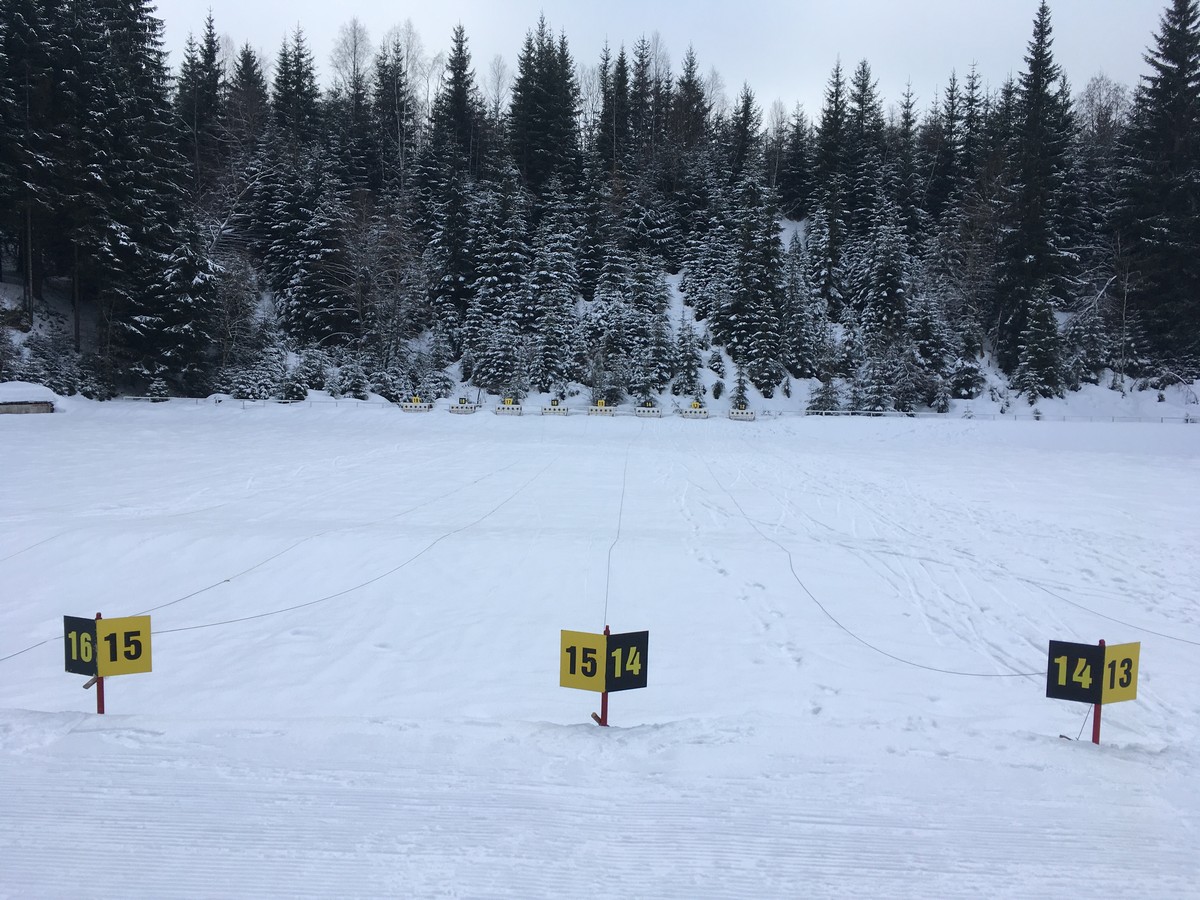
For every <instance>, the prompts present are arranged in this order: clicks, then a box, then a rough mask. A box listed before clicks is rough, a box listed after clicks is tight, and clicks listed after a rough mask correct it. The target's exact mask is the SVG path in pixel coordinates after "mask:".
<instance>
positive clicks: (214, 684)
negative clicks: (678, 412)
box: [0, 401, 1200, 898]
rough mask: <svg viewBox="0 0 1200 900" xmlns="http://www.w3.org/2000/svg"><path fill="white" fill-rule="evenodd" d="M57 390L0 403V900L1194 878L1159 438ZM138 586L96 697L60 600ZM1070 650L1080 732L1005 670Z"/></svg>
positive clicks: (1187, 621)
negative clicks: (122, 652)
mask: <svg viewBox="0 0 1200 900" xmlns="http://www.w3.org/2000/svg"><path fill="white" fill-rule="evenodd" d="M64 407H65V411H64V412H63V413H62V414H61V415H55V416H44V417H42V416H38V417H34V416H30V417H13V418H14V419H16V420H17V421H15V422H12V423H9V422H4V423H0V454H2V455H3V456H2V458H4V459H5V460H6V473H5V478H4V479H2V480H0V596H4V597H5V598H7V599H6V601H5V604H4V607H3V611H2V613H0V658H3V657H6V656H10V655H11V654H13V653H16V652H20V651H22V650H24V649H25V648H30V649H28V650H27V652H23V653H20V655H19V656H12V658H10V659H7V660H6V661H4V662H0V895H3V896H11V897H29V896H63V895H68V894H71V895H76V894H84V895H87V896H111V895H114V894H124V895H129V896H145V897H160V896H198V897H199V896H213V895H214V894H220V895H237V896H265V895H270V896H279V895H293V896H331V895H337V896H397V895H401V896H403V895H407V896H472V897H474V896H512V897H530V896H562V895H564V894H567V893H587V894H592V895H596V896H605V897H622V898H625V897H630V896H671V897H698V896H706V897H707V896H714V897H724V896H728V897H745V896H769V897H794V896H814V895H816V896H819V895H826V896H828V895H837V896H873V897H874V896H922V897H925V896H939V897H954V896H981V895H983V896H1051V895H1066V894H1073V893H1077V892H1078V891H1079V890H1081V889H1083V887H1082V886H1084V885H1086V886H1087V890H1089V891H1099V892H1105V893H1125V892H1128V891H1129V890H1135V891H1136V893H1138V894H1139V895H1141V896H1155V897H1188V896H1194V895H1195V885H1196V884H1197V883H1200V854H1197V853H1196V852H1195V848H1196V847H1198V846H1200V787H1198V786H1197V783H1196V779H1195V778H1194V772H1195V770H1196V768H1197V765H1198V764H1200V750H1198V749H1197V747H1198V746H1200V740H1198V738H1200V691H1197V689H1196V688H1197V685H1198V684H1200V660H1198V656H1197V653H1196V650H1195V646H1194V642H1195V641H1197V640H1200V588H1197V587H1196V585H1195V582H1194V572H1193V571H1192V568H1193V567H1192V562H1191V560H1192V559H1193V558H1194V550H1192V549H1190V548H1192V547H1194V544H1195V540H1194V538H1195V535H1196V531H1195V523H1194V521H1192V511H1193V510H1194V509H1196V508H1198V507H1200V484H1198V483H1197V480H1196V479H1195V478H1194V473H1195V471H1196V465H1197V462H1198V461H1200V459H1198V457H1200V449H1198V446H1197V444H1198V441H1197V437H1196V436H1193V433H1192V431H1191V430H1190V429H1186V428H1180V429H1163V428H1156V427H1151V426H1123V425H1116V426H1088V425H1070V424H1061V423H1059V424H1050V423H1022V424H1013V423H978V422H964V421H946V422H926V421H922V422H918V423H912V422H904V421H898V420H826V419H821V420H781V421H780V420H777V421H761V422H757V423H753V424H748V423H731V422H728V421H725V420H718V419H714V420H710V421H707V422H686V421H681V420H679V419H670V418H664V419H662V420H651V421H645V420H638V419H634V418H632V417H615V418H611V419H603V420H602V419H599V418H590V417H584V416H572V417H567V418H565V419H564V418H553V419H551V418H545V419H543V418H540V417H522V418H519V419H518V418H512V419H506V418H502V417H494V416H484V415H477V416H471V417H457V416H448V415H446V414H445V413H444V411H442V410H439V411H438V412H435V413H432V414H428V415H421V416H404V415H401V414H400V413H398V411H395V410H387V409H382V408H363V409H355V408H353V407H340V408H328V407H327V408H321V407H314V408H311V409H308V408H270V407H268V408H250V409H239V408H237V407H231V406H229V405H222V406H219V407H214V406H212V405H186V404H175V403H168V404H158V405H155V406H148V405H147V406H139V407H134V406H128V405H121V404H91V403H86V402H82V401H71V402H67V403H65V404H64ZM338 592H341V595H340V596H337V597H331V596H330V595H333V594H335V593H338ZM806 592H811V597H810V596H809V595H808V593H806ZM321 598H327V600H326V601H323V602H317V603H311V604H310V602H311V601H315V600H320V599H321ZM814 598H815V599H816V600H818V601H819V602H820V605H821V606H824V607H825V608H826V609H827V611H828V615H826V614H822V611H821V609H820V608H819V607H818V605H817V604H816V603H814V602H813V599H814ZM304 604H310V605H304ZM606 606H607V614H606V612H605V609H606ZM156 607H157V608H156ZM288 607H295V608H293V609H290V610H288V611H287V612H279V611H280V610H283V609H285V608H288ZM147 609H154V611H153V612H152V613H151V615H152V617H153V623H154V629H155V632H156V634H155V638H154V671H153V672H152V673H150V674H146V675H136V676H123V677H120V678H111V679H108V685H107V689H108V706H109V711H110V714H109V715H107V716H104V717H103V718H101V717H97V716H95V715H93V714H92V713H90V712H89V710H90V709H92V704H93V703H94V698H93V696H92V694H91V693H90V692H84V691H81V690H80V689H79V688H80V684H81V683H82V680H83V679H81V678H79V677H78V676H72V675H67V674H65V673H64V672H63V671H62V668H63V653H62V645H61V643H60V641H61V630H62V616H63V615H64V614H67V615H83V616H90V615H92V614H93V613H94V612H95V611H97V610H100V611H103V612H104V614H105V616H106V617H110V616H117V615H126V614H133V613H136V612H140V611H142V610H147ZM263 613H270V615H267V616H265V617H259V618H250V617H252V616H261V614H263ZM831 617H833V618H836V621H837V623H840V625H841V626H842V627H839V626H838V625H836V624H835V623H834V622H833V621H831ZM237 619H243V620H244V621H236V622H231V623H230V624H225V625H222V626H221V627H196V626H206V625H212V624H213V623H218V622H226V621H228V620H237ZM1113 620H1119V621H1122V622H1126V623H1129V624H1128V625H1118V624H1117V623H1116V621H1113ZM605 621H607V622H608V624H611V625H612V626H613V628H614V630H617V631H621V630H641V629H648V630H649V631H650V652H649V663H648V665H649V686H648V687H647V688H646V689H645V690H639V691H629V692H624V693H620V694H614V695H613V697H612V700H611V706H610V721H611V722H612V727H610V728H608V729H600V728H596V727H595V726H594V725H592V724H591V723H590V721H589V719H588V716H589V713H590V712H591V711H592V710H594V709H595V708H596V705H597V700H598V698H596V697H595V696H594V695H592V694H590V693H586V692H580V691H569V690H564V689H561V688H559V687H558V685H557V677H556V670H557V660H556V653H557V651H558V631H559V629H563V628H566V629H580V630H594V631H598V630H600V628H601V627H602V625H603V624H604V623H605ZM180 629H191V630H180ZM1143 629H1144V630H1143ZM847 632H849V633H847ZM851 634H853V635H854V636H856V637H857V638H859V639H861V640H857V639H855V638H854V637H851V636H850V635H851ZM1099 637H1105V638H1107V639H1108V640H1109V641H1110V642H1117V641H1141V642H1142V666H1141V673H1140V678H1139V687H1138V699H1137V700H1136V701H1134V702H1131V703H1122V704H1115V705H1111V706H1108V707H1106V708H1105V717H1104V741H1103V744H1102V745H1101V746H1100V747H1094V746H1092V745H1091V744H1089V743H1087V742H1086V741H1080V742H1076V741H1069V740H1062V739H1060V738H1059V735H1060V734H1068V735H1070V736H1072V737H1074V736H1075V734H1077V733H1079V731H1080V729H1081V727H1082V726H1083V725H1084V724H1085V723H1084V717H1085V715H1086V713H1087V708H1086V707H1084V706H1082V705H1079V704H1070V703H1063V702H1061V701H1050V700H1046V699H1045V698H1044V696H1043V694H1044V677H1041V676H1037V675H1034V676H1026V677H1022V676H1020V675H1015V674H1014V673H1022V672H1029V671H1034V672H1037V671H1042V670H1043V667H1044V665H1045V654H1046V642H1047V641H1048V640H1050V639H1058V640H1077V641H1084V642H1089V643H1090V642H1094V641H1095V640H1096V639H1097V638H1099ZM862 641H865V642H868V643H869V644H870V645H872V646H874V647H875V648H877V649H878V650H883V651H886V653H888V654H892V655H894V656H896V657H900V658H902V659H904V660H906V661H909V662H911V663H916V664H919V665H921V666H926V667H927V668H916V667H914V666H913V665H907V664H903V663H899V662H897V661H895V660H894V659H889V658H888V656H887V655H883V654H881V653H879V652H876V651H875V650H872V649H870V648H869V647H867V646H864V644H863V643H862ZM1189 641H1190V642H1193V643H1188V642H1189ZM39 642H44V643H40V644H39ZM933 669H949V670H954V671H963V672H970V673H978V674H979V675H983V676H987V677H970V678H964V677H960V676H954V675H948V674H945V673H943V672H938V671H933ZM993 674H994V675H995V676H996V677H992V675H993ZM1000 676H1004V677H1000Z"/></svg>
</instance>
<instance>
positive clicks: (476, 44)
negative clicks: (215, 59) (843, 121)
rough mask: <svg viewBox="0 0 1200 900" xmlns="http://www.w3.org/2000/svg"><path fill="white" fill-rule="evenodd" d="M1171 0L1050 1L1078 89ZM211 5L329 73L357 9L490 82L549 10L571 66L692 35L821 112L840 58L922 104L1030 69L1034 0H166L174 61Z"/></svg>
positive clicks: (1124, 60) (227, 29) (1143, 33)
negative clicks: (453, 44) (303, 50)
mask: <svg viewBox="0 0 1200 900" xmlns="http://www.w3.org/2000/svg"><path fill="white" fill-rule="evenodd" d="M1166 5H1167V0H1052V2H1051V4H1050V8H1051V15H1052V22H1053V27H1054V54H1055V58H1056V60H1057V61H1058V62H1059V64H1060V65H1062V66H1063V68H1064V69H1065V70H1066V73H1067V75H1068V76H1069V78H1070V80H1071V84H1072V87H1073V89H1074V90H1076V91H1078V90H1080V89H1082V88H1083V86H1084V85H1085V84H1086V83H1087V81H1088V79H1090V78H1091V77H1092V76H1093V75H1095V74H1096V73H1098V72H1103V73H1104V74H1106V75H1108V76H1109V77H1110V78H1112V79H1114V80H1115V81H1118V82H1122V83H1124V84H1127V85H1129V86H1131V87H1132V86H1134V85H1136V84H1137V81H1138V78H1139V76H1141V75H1142V74H1143V73H1144V71H1145V64H1144V62H1143V60H1142V54H1143V53H1144V52H1145V50H1146V48H1147V47H1148V46H1149V45H1150V43H1151V41H1152V36H1153V34H1154V32H1155V31H1157V29H1158V23H1159V19H1160V17H1161V14H1162V12H1163V10H1164V9H1165V8H1166ZM210 9H211V11H212V14H213V18H214V21H215V23H216V28H217V33H218V34H220V35H223V36H227V37H228V38H230V39H231V40H232V41H233V42H234V44H236V45H239V46H240V45H241V44H243V43H246V42H249V43H250V44H251V46H253V47H254V48H255V49H257V50H260V51H263V52H264V53H265V55H266V60H265V62H266V63H267V64H270V63H271V62H272V61H273V60H274V58H275V55H276V52H277V51H278V49H279V46H280V43H281V42H282V40H283V38H284V36H285V35H286V34H287V33H289V32H290V31H291V30H293V29H294V28H295V27H296V26H297V25H299V26H300V27H301V28H302V29H303V31H304V34H305V37H306V38H307V40H308V43H309V47H310V48H311V49H312V51H313V53H314V56H315V58H316V61H317V65H318V69H319V72H320V76H321V78H322V81H323V82H324V81H327V79H328V77H329V73H330V70H331V66H330V55H331V52H332V48H333V45H334V41H335V40H336V38H337V34H338V31H339V28H340V27H341V26H342V25H344V24H345V23H347V22H348V21H349V20H350V19H351V18H352V17H353V18H357V19H358V20H359V21H360V22H361V23H362V24H363V25H364V26H366V28H367V30H368V32H369V34H370V38H371V42H372V45H375V44H377V43H378V42H379V41H380V40H381V39H382V38H383V36H384V35H385V34H386V33H387V31H388V30H389V29H390V28H392V27H393V26H397V25H400V24H402V23H403V22H404V20H405V19H411V20H412V23H413V25H414V26H415V28H416V30H417V31H418V33H419V34H420V36H421V38H422V40H423V42H424V45H425V49H426V52H427V53H428V54H429V55H432V54H434V53H437V52H439V51H444V50H446V49H447V48H448V46H449V43H450V34H451V31H452V30H453V28H454V26H455V25H456V24H457V23H460V22H461V23H462V24H463V26H464V27H465V28H466V32H467V39H468V43H469V47H470V50H471V55H472V62H473V64H474V68H475V72H476V77H477V79H478V80H479V81H480V82H481V83H482V81H483V76H484V74H485V73H486V72H487V70H488V68H489V65H490V63H491V61H492V59H493V57H494V56H496V55H497V54H499V55H501V56H503V57H504V59H505V61H506V62H507V63H508V66H509V68H510V69H513V70H515V68H516V57H517V53H518V51H519V50H520V47H521V42H522V41H523V39H524V37H525V34H526V32H527V31H529V30H530V29H531V28H532V27H533V26H534V25H535V24H536V22H537V18H538V15H539V14H542V13H544V14H545V16H546V19H547V21H548V22H549V24H550V26H551V27H552V29H553V30H554V31H555V32H559V31H565V32H566V35H567V40H568V42H569V45H570V48H571V52H572V54H573V55H574V57H575V61H576V62H577V63H584V64H588V65H594V64H595V63H596V62H597V61H598V60H599V57H600V52H601V48H602V47H603V46H604V43H605V41H607V42H608V43H609V44H610V45H611V46H612V47H613V48H614V53H615V48H616V47H617V46H618V45H620V44H624V45H625V46H626V47H631V46H632V45H633V43H634V42H635V41H637V39H638V38H639V37H640V36H642V35H645V36H647V37H649V36H650V35H651V34H653V33H654V32H656V31H657V32H658V33H659V36H660V38H661V40H662V42H663V43H664V44H665V46H666V48H667V51H668V52H669V54H670V58H671V62H672V67H673V69H674V71H676V72H677V71H678V68H679V62H680V60H681V59H682V57H683V54H684V52H685V51H686V49H687V47H688V45H689V44H691V45H692V46H694V48H695V50H696V55H697V58H698V60H699V63H700V68H701V71H702V72H703V73H706V74H707V73H708V71H709V69H710V68H713V67H715V68H716V70H717V71H718V72H719V73H720V75H721V78H722V79H723V81H724V83H725V85H726V92H727V94H728V95H729V96H730V98H731V99H732V98H733V97H734V96H735V95H736V94H737V92H738V90H739V89H740V87H741V85H742V83H743V82H747V83H749V85H750V87H751V88H752V89H753V90H754V93H755V96H756V98H757V99H758V101H759V104H760V105H761V106H762V107H763V108H764V110H765V109H767V108H768V107H769V106H770V105H771V102H772V101H773V100H776V99H778V100H782V101H783V102H784V104H785V105H786V106H787V107H788V108H789V109H790V107H791V106H792V105H793V104H795V103H796V102H800V103H803V104H804V107H805V110H806V112H808V114H809V115H810V116H812V117H815V116H816V115H817V114H818V113H819V111H820V105H821V98H822V95H823V90H824V86H825V84H826V81H827V80H828V78H829V73H830V71H831V69H832V68H833V65H834V63H835V62H836V61H837V60H838V58H840V59H841V60H842V64H843V67H844V68H845V69H847V70H852V69H853V68H854V66H855V65H856V64H857V62H858V60H860V59H864V58H865V59H866V60H867V61H868V62H869V63H870V64H871V69H872V72H873V74H874V75H875V77H876V78H877V79H878V82H879V89H880V91H881V93H882V94H883V96H884V102H885V107H886V106H891V105H892V104H894V103H896V101H897V100H898V99H899V97H900V95H901V93H902V92H903V90H904V86H905V84H906V83H907V82H910V81H911V83H912V87H913V91H914V93H915V94H916V96H917V103H918V107H919V108H921V109H924V108H927V107H928V105H929V101H930V99H931V98H932V97H933V96H934V95H935V93H938V92H940V91H941V89H942V88H944V87H945V84H946V81H947V78H948V76H949V74H950V72H951V70H956V71H957V72H958V73H959V78H960V81H961V80H962V77H963V76H964V75H965V73H966V71H967V69H968V68H969V67H970V66H971V64H972V63H975V64H977V66H978V70H979V74H980V76H981V78H982V79H983V82H984V84H985V85H986V86H990V87H998V86H999V85H1000V84H1001V83H1002V82H1003V81H1004V79H1005V77H1006V76H1007V75H1009V74H1010V73H1011V74H1014V75H1015V74H1017V73H1019V72H1020V71H1021V69H1022V67H1023V57H1024V52H1025V47H1026V44H1027V43H1028V41H1029V38H1030V35H1031V33H1032V23H1033V17H1034V14H1035V12H1036V11H1037V0H909V2H905V3H900V2H895V0H741V2H738V0H722V2H716V0H689V2H679V0H604V2H597V0H439V2H429V0H426V2H421V3H413V4H411V5H406V4H403V3H396V2H394V0H393V2H382V0H344V2H330V0H292V2H290V3H287V4H274V3H262V2H257V0H159V2H158V15H159V17H160V18H161V19H163V21H164V23H165V27H166V34H165V39H166V49H167V50H168V51H170V61H171V65H172V66H178V64H179V60H180V58H181V56H182V49H183V46H184V43H185V41H186V39H187V35H188V32H189V31H190V32H194V33H196V34H199V33H200V32H201V30H202V28H203V24H204V19H205V16H206V14H207V13H208V11H209V10H210Z"/></svg>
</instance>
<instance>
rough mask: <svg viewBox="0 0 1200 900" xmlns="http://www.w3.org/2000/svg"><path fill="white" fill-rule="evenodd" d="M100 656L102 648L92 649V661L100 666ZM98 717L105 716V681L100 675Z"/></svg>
mask: <svg viewBox="0 0 1200 900" xmlns="http://www.w3.org/2000/svg"><path fill="white" fill-rule="evenodd" d="M100 619H101V616H100V613H96V621H97V622H99V621H100ZM99 654H100V648H99V647H98V646H97V647H93V648H92V659H94V660H96V664H97V665H99V660H100V655H99ZM96 715H98V716H102V715H104V679H103V678H102V677H101V676H99V675H97V676H96Z"/></svg>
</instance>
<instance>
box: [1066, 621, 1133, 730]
mask: <svg viewBox="0 0 1200 900" xmlns="http://www.w3.org/2000/svg"><path fill="white" fill-rule="evenodd" d="M1141 649H1142V645H1141V644H1140V643H1132V644H1113V645H1112V646H1111V647H1109V646H1107V645H1105V643H1104V641H1100V643H1099V644H1073V643H1069V642H1067V641H1051V642H1050V650H1049V653H1048V656H1047V663H1046V696H1047V697H1050V698H1052V699H1056V700H1073V701H1075V702H1077V703H1091V704H1092V705H1093V706H1094V710H1093V716H1094V718H1093V720H1092V743H1093V744H1099V743H1100V708H1101V706H1103V705H1104V704H1105V703H1120V702H1121V701H1123V700H1136V699H1137V674H1138V661H1139V658H1140V656H1141Z"/></svg>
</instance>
